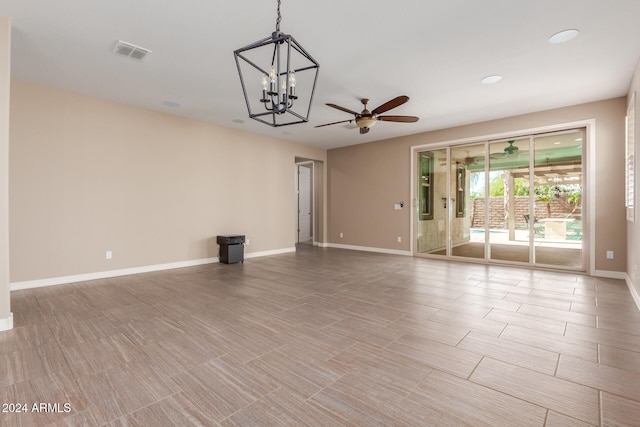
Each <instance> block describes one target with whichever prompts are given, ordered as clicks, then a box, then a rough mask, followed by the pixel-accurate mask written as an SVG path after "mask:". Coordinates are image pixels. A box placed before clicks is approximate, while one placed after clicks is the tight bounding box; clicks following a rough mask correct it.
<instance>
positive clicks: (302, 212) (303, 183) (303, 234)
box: [298, 165, 313, 243]
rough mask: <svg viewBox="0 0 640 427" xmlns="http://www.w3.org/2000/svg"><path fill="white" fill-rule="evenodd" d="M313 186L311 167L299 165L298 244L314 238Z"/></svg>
mask: <svg viewBox="0 0 640 427" xmlns="http://www.w3.org/2000/svg"><path fill="white" fill-rule="evenodd" d="M311 185H312V182H311V167H310V165H298V243H301V242H308V241H310V240H312V238H313V232H312V220H311V219H312V218H311V216H312V211H313V206H312V201H311V200H312V197H311V195H312V188H311Z"/></svg>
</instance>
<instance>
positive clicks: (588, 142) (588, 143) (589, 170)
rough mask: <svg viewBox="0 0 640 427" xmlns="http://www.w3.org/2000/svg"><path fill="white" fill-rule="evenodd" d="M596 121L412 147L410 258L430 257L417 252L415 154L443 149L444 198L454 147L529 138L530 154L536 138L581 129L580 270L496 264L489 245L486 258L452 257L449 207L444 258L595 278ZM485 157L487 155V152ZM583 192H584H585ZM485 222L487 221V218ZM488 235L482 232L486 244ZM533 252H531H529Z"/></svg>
mask: <svg viewBox="0 0 640 427" xmlns="http://www.w3.org/2000/svg"><path fill="white" fill-rule="evenodd" d="M595 125H596V123H595V119H589V120H583V121H576V122H568V123H559V124H556V125H549V126H542V127H536V128H529V129H522V130H517V131H510V132H503V133H495V134H488V135H482V136H475V137H470V138H463V139H456V140H444V141H435V142H433V143H425V144H421V145H415V146H412V147H411V150H410V165H411V167H410V174H411V175H410V191H411V210H410V216H411V218H410V235H411V239H410V240H411V242H410V252H411V255H412V256H421V257H422V256H424V257H430V256H429V255H427V254H419V253H418V252H417V221H418V198H417V191H416V190H417V189H416V183H417V180H416V177H417V165H416V163H417V162H416V158H417V153H419V152H421V151H426V150H437V149H446V153H447V166H448V167H447V178H446V179H447V195H449V194H450V188H451V187H450V186H451V183H450V181H451V167H450V165H451V163H450V161H451V148H452V147H454V146H464V145H469V144H485V146H487V147H488V145H489V143H490V142H492V141H495V140H503V139H513V138H523V137H530V140H529V144H530V152H531V153H533V152H534V151H533V150H532V148H534V147H533V145H534V142H533V141H534V139H535V136H537V135H539V134H547V133H554V132H562V131H569V130H572V129H583V130H584V137H585V141H584V143H583V148H582V156H583V158H582V165H583V170H582V174H583V178H582V182H583V185H584V187H585V189H583V198H582V202H581V203H582V208H583V212H584V213H585V214H586V215H585V217H586V218H585V219H586V221H584V222H583V239H582V251H583V254H582V259H583V265H582V268H581V269H579V270H576V269H572V268H570V267H563V266H551V265H542V266H540V265H535V259H531V257H530V262H529V263H509V262H496V261H495V260H493V261H492V260H490V252H488V251H490V250H491V245H486V243H485V248H486V250H485V258H484V259H480V258H466V257H453V256H451V252H452V251H451V244H452V242H451V222H452V210H451V209H452V208H451V203H449V204H448V215H447V233H448V235H447V245H446V247H447V250H446V254H447V255H446V258H447V259H451V260H456V261H465V262H472V263H483V264H510V265H514V266H516V265H519V266H523V265H524V266H527V267H532V268H533V267H535V268H540V269H553V270H566V271H577V272H580V271H584V272H588V274H590V275H595V253H594V251H593V248H594V247H595V244H594V241H593V239H594V238H595V200H596V192H595V179H594V176H593V175H594V174H593V171H594V170H595V133H596V132H595ZM487 155H488V152H487ZM488 163H489V162H485V175H487V176H488V173H487V169H488V167H489V166H488ZM533 173H534V171H533V168H531V169H530V180H532V178H533ZM488 185H489V184H488V179H487V180H485V196H486V195H488V194H489V192H488ZM585 190H586V191H585ZM533 204H534V201H533V198H531V200H530V202H529V205H530V210H531V211H532V205H533ZM485 209H487V210H488V204H485ZM487 218H488V217H487ZM487 233H488V231H487V230H485V242H486V237H487ZM531 250H533V249H532V248H530V251H531ZM434 258H440V259H442V256H434Z"/></svg>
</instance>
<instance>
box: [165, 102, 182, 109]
mask: <svg viewBox="0 0 640 427" xmlns="http://www.w3.org/2000/svg"><path fill="white" fill-rule="evenodd" d="M163 104H164V105H166V106H167V107H171V108H178V107H179V106H180V104H179V103H177V102H176V101H164V102H163Z"/></svg>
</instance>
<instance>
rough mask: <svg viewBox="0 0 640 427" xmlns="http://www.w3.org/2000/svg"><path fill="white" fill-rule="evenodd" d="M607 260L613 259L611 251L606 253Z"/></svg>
mask: <svg viewBox="0 0 640 427" xmlns="http://www.w3.org/2000/svg"><path fill="white" fill-rule="evenodd" d="M607 259H613V251H607Z"/></svg>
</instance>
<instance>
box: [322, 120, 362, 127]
mask: <svg viewBox="0 0 640 427" xmlns="http://www.w3.org/2000/svg"><path fill="white" fill-rule="evenodd" d="M352 121H353V119H349V120H341V121H339V122H333V123H325V124H323V125H318V126H314V127H315V128H321V127H323V126H331V125H337V124H339V123H347V122H349V123H351V122H352Z"/></svg>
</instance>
